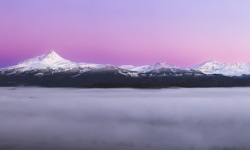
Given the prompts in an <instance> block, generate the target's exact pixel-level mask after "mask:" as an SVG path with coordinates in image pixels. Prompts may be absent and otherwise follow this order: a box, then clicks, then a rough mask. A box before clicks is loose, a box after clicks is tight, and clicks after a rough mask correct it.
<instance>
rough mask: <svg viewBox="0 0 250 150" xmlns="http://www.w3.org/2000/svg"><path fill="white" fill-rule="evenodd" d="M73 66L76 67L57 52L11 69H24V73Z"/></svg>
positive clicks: (29, 60)
mask: <svg viewBox="0 0 250 150" xmlns="http://www.w3.org/2000/svg"><path fill="white" fill-rule="evenodd" d="M72 65H74V63H72V62H71V61H69V60H66V59H64V58H62V57H61V56H60V55H58V54H57V53H56V52H55V51H50V52H49V53H47V54H44V55H41V56H37V57H35V58H31V59H28V60H25V61H23V62H21V63H19V64H17V65H16V66H12V67H10V69H13V68H19V69H22V70H23V71H25V70H30V69H45V68H52V69H58V68H62V67H66V66H67V67H69V66H72Z"/></svg>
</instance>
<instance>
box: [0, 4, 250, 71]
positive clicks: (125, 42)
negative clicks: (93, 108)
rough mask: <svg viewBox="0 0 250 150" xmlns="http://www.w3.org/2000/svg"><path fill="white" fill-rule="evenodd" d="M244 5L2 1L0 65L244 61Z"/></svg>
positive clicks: (248, 15)
mask: <svg viewBox="0 0 250 150" xmlns="http://www.w3.org/2000/svg"><path fill="white" fill-rule="evenodd" d="M249 6H250V1H246V0H237V1H235V0H220V1H218V0H203V1H200V0H190V1H186V0H178V1H176V0H167V1H166V0H72V1H69V0H22V1H20V0H1V1H0V23H1V24H0V67H5V66H8V65H13V64H16V63H18V62H20V61H23V60H24V59H27V58H32V57H34V56H37V55H41V54H44V53H47V52H48V51H50V50H52V49H53V50H56V52H58V53H59V54H60V55H61V56H62V57H64V58H66V59H69V60H71V61H77V62H93V63H107V64H114V65H121V64H133V65H143V64H154V63H156V62H167V63H169V64H175V65H178V66H182V67H186V66H192V65H195V64H197V63H201V62H203V61H207V60H217V61H222V62H250V57H249V56H250V42H249V41H250V28H249V27H250V10H249Z"/></svg>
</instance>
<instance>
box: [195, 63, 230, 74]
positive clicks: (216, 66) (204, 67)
mask: <svg viewBox="0 0 250 150" xmlns="http://www.w3.org/2000/svg"><path fill="white" fill-rule="evenodd" d="M226 66H227V64H225V63H221V62H217V61H214V60H211V61H206V62H204V63H202V64H200V65H197V66H194V67H192V69H195V70H199V71H201V72H203V73H205V74H214V73H216V72H217V71H219V70H221V69H223V68H225V67H226Z"/></svg>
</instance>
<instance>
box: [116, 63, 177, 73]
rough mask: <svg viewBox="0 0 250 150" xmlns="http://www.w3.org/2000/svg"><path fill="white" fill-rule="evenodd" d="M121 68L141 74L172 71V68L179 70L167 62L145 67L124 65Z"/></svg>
mask: <svg viewBox="0 0 250 150" xmlns="http://www.w3.org/2000/svg"><path fill="white" fill-rule="evenodd" d="M120 68H122V69H127V70H129V71H134V72H139V73H148V72H150V71H156V70H159V69H162V68H165V69H172V68H175V69H178V68H179V67H177V66H173V65H169V64H167V63H166V62H162V63H156V64H154V65H144V66H132V65H123V66H120Z"/></svg>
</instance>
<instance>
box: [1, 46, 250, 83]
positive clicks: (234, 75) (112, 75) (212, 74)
mask: <svg viewBox="0 0 250 150" xmlns="http://www.w3.org/2000/svg"><path fill="white" fill-rule="evenodd" d="M249 75H250V63H233V64H226V63H220V62H216V61H207V62H204V63H202V64H199V65H195V66H193V67H189V68H181V67H177V66H174V65H169V64H167V63H165V62H162V63H156V64H154V65H144V66H132V65H122V66H114V65H110V64H94V63H76V62H71V61H69V60H67V59H64V58H62V57H61V56H60V55H58V54H57V53H56V52H55V51H50V52H49V53H47V54H44V55H41V56H37V57H35V58H31V59H27V60H25V61H23V62H20V63H19V64H17V65H15V66H10V67H7V68H2V69H0V86H13V85H38V86H69V87H71V86H73V87H100V86H101V87H102V86H103V87H106V86H107V87H113V86H114V87H148V86H149V87H152V86H153V87H158V86H159V87H169V86H183V87H196V86H202V87H203V86H204V87H207V86H208V87H210V86H248V84H247V83H248V82H246V81H248V80H247V79H248V77H249ZM243 79H244V80H243ZM210 80H211V82H208V81H210ZM227 80H229V81H227ZM235 80H237V84H236V81H235ZM198 82H200V83H198ZM239 82H240V83H239ZM242 82H243V83H244V84H242ZM249 85H250V83H249Z"/></svg>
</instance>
